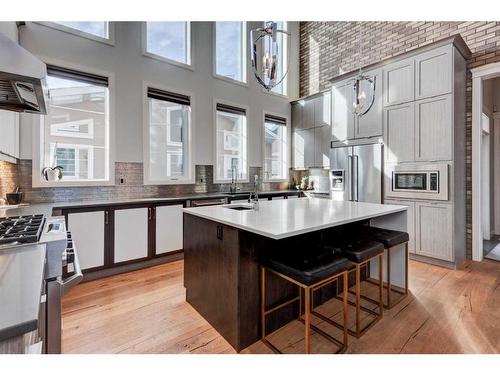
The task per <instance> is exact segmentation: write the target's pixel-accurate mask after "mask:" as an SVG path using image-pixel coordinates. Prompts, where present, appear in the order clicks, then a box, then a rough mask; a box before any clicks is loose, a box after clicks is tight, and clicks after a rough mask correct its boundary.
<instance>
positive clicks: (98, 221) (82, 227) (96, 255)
mask: <svg viewBox="0 0 500 375" xmlns="http://www.w3.org/2000/svg"><path fill="white" fill-rule="evenodd" d="M105 215H108V213H105V211H91V212H75V213H69V214H68V230H70V231H71V235H72V236H73V240H74V241H75V243H76V244H77V246H78V259H79V260H80V267H81V268H82V270H87V269H90V268H95V267H102V266H104V248H105V246H104V240H105V231H106V226H107V225H106V224H107V223H106V222H105Z"/></svg>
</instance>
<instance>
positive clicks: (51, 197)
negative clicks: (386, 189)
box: [0, 160, 290, 203]
mask: <svg viewBox="0 0 500 375" xmlns="http://www.w3.org/2000/svg"><path fill="white" fill-rule="evenodd" d="M253 175H259V176H260V179H261V181H262V177H263V173H262V168H261V167H250V176H253ZM195 177H196V183H195V184H190V185H144V184H143V164H142V163H140V162H139V163H133V162H116V163H115V185H114V186H85V187H51V188H45V187H43V188H33V187H32V168H31V160H19V162H18V164H11V163H7V162H0V195H1V197H2V198H3V197H4V196H5V193H7V192H8V191H11V190H13V189H15V186H17V185H19V186H20V187H21V190H22V191H23V192H24V201H25V202H30V203H40V202H64V201H80V200H96V199H115V198H124V199H127V198H139V197H140V198H155V197H169V196H176V195H177V196H178V195H189V194H202V193H213V192H220V191H228V189H229V186H228V184H214V182H213V167H212V166H211V165H197V166H196V171H195ZM122 178H123V183H121V179H122ZM289 185H290V184H289V183H288V182H284V183H262V185H261V190H263V191H264V190H285V189H288V188H289ZM238 186H240V188H241V190H251V189H252V184H251V183H247V184H245V183H243V184H238Z"/></svg>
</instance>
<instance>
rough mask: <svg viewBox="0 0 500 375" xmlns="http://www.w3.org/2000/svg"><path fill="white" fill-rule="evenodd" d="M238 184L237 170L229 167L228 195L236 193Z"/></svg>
mask: <svg viewBox="0 0 500 375" xmlns="http://www.w3.org/2000/svg"><path fill="white" fill-rule="evenodd" d="M237 184H238V170H237V169H236V166H235V165H233V166H232V167H231V186H230V187H229V192H230V193H236V192H237V191H238V190H240V188H239V187H238V186H237Z"/></svg>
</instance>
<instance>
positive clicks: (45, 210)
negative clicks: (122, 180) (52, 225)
mask: <svg viewBox="0 0 500 375" xmlns="http://www.w3.org/2000/svg"><path fill="white" fill-rule="evenodd" d="M298 193H299V191H298V190H274V191H263V192H259V196H261V197H272V196H281V195H295V194H298ZM224 198H228V199H244V198H245V193H241V192H237V193H234V194H233V193H228V192H215V193H202V194H190V195H182V196H173V197H165V198H117V199H106V200H82V201H67V202H48V203H35V204H30V205H28V206H20V207H16V208H2V207H1V206H0V217H4V216H20V215H32V214H40V213H41V214H44V215H45V216H47V217H50V216H52V212H53V210H62V209H72V208H91V207H102V206H123V205H130V204H136V205H141V204H149V203H169V202H184V201H189V200H204V199H224Z"/></svg>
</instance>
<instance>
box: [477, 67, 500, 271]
mask: <svg viewBox="0 0 500 375" xmlns="http://www.w3.org/2000/svg"><path fill="white" fill-rule="evenodd" d="M472 75H473V82H472V86H473V87H472V102H473V103H472V259H473V260H477V261H481V260H482V259H483V258H488V259H493V260H497V261H500V63H495V64H489V65H485V66H483V67H480V68H476V69H473V70H472Z"/></svg>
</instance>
